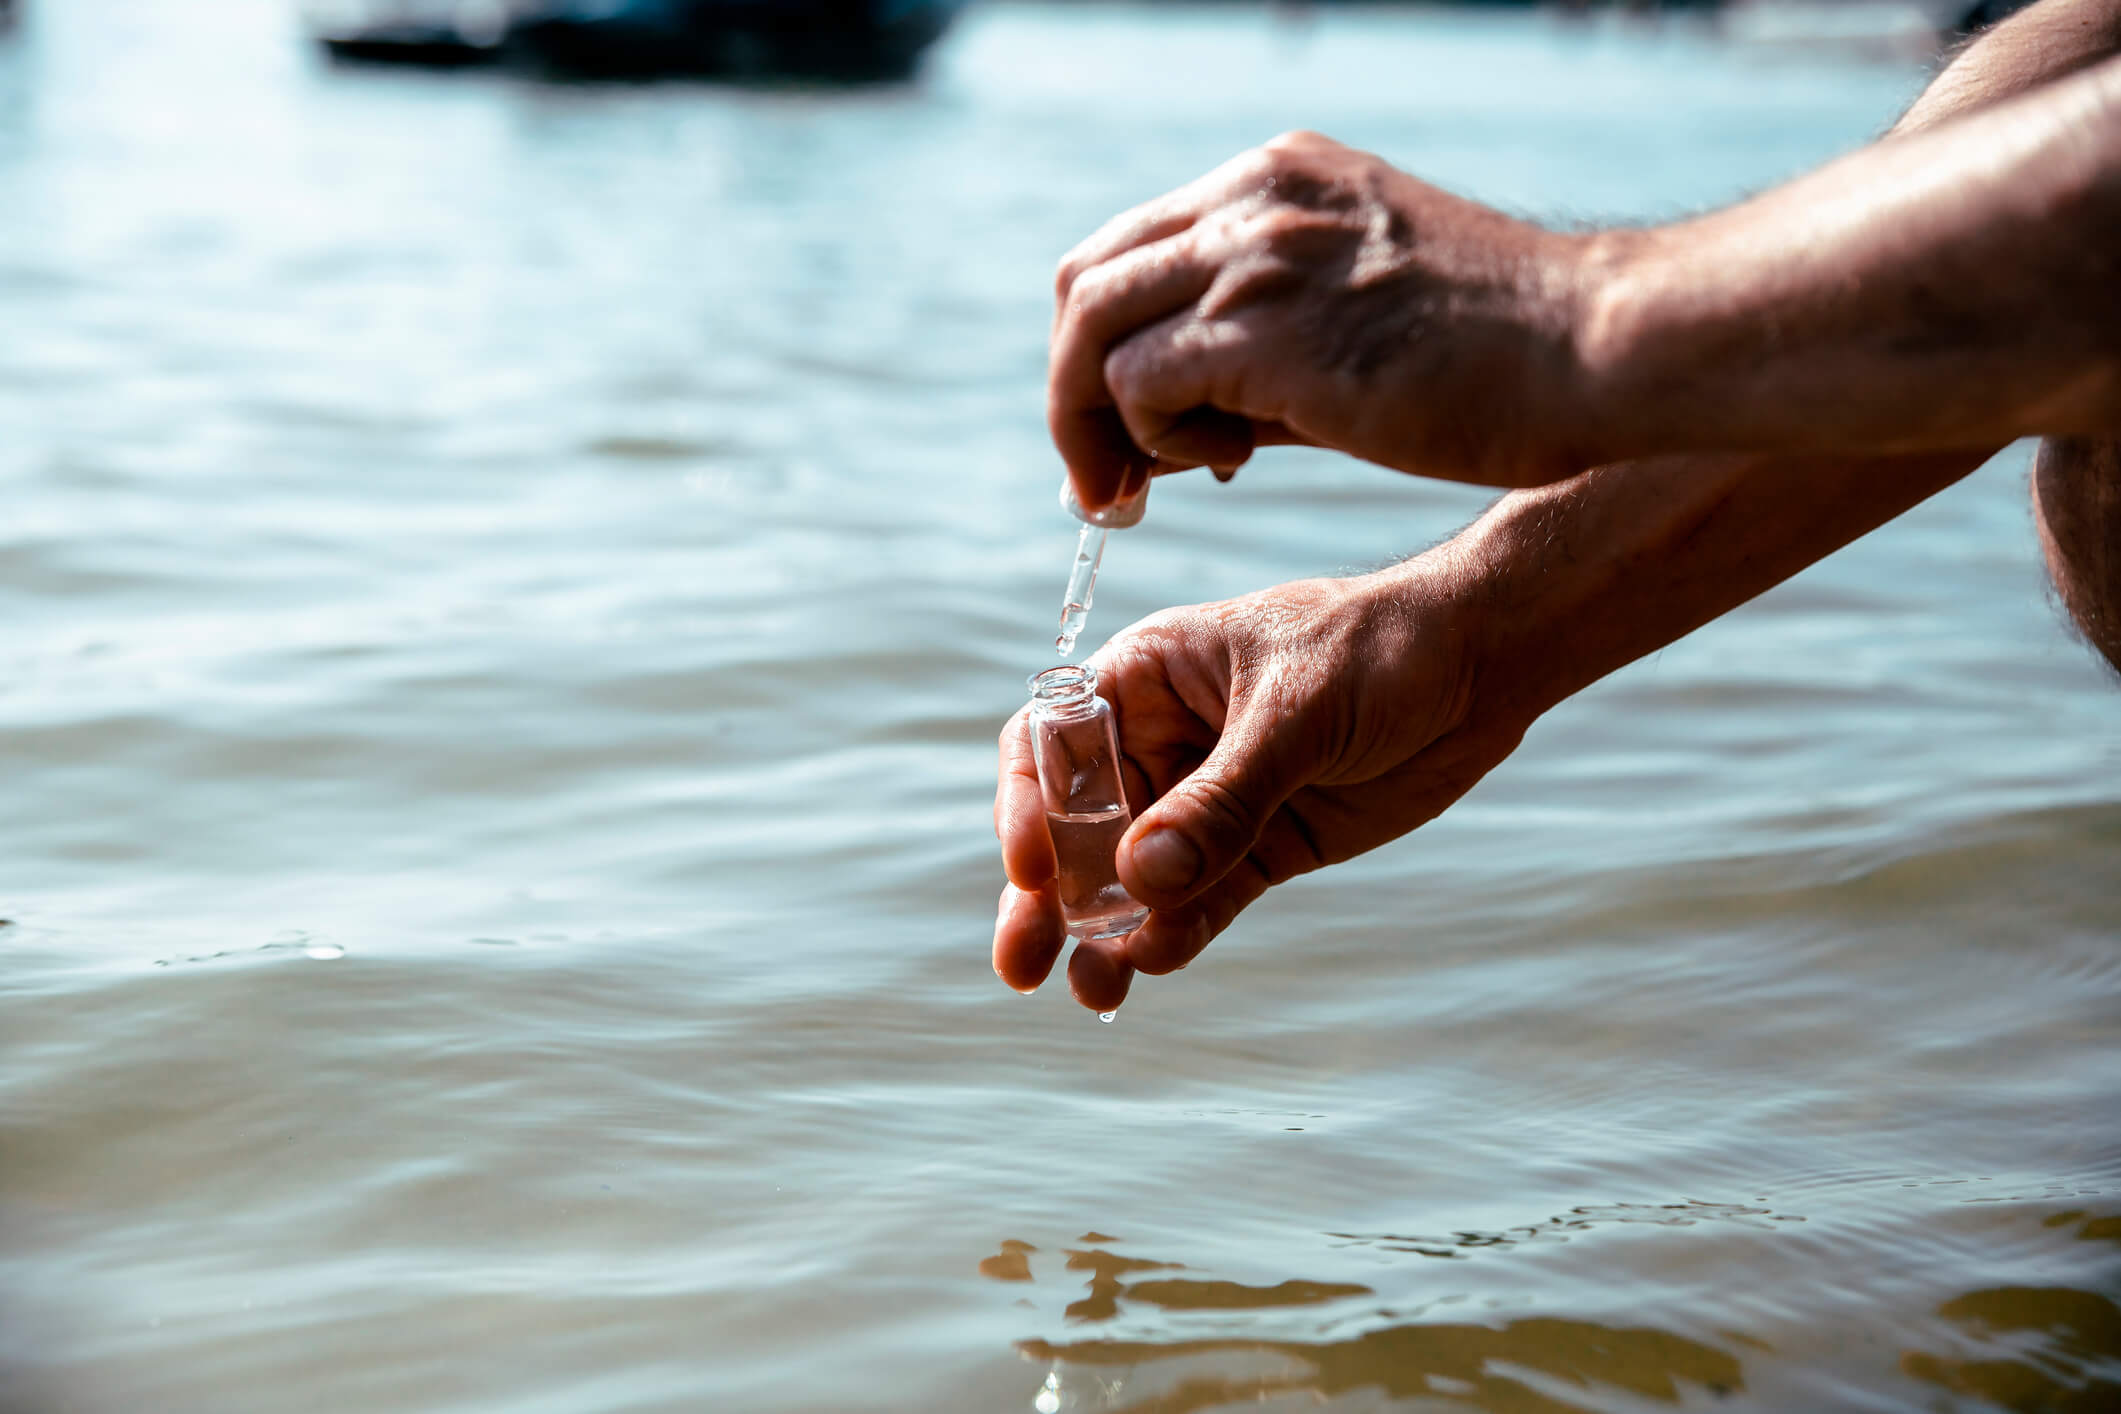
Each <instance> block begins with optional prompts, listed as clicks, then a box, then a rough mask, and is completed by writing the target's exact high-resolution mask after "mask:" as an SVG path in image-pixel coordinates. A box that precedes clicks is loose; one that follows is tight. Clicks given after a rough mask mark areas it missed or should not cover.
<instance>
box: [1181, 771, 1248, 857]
mask: <svg viewBox="0 0 2121 1414" xmlns="http://www.w3.org/2000/svg"><path fill="white" fill-rule="evenodd" d="M1186 794H1188V795H1189V796H1191V797H1192V798H1193V801H1194V803H1195V804H1196V805H1197V806H1198V807H1199V808H1200V811H1201V813H1202V814H1203V815H1204V816H1205V817H1206V818H1207V822H1208V826H1209V828H1210V829H1211V830H1212V831H1213V832H1214V833H1216V834H1218V835H1221V836H1223V837H1225V838H1226V839H1233V840H1244V841H1247V842H1249V841H1251V840H1252V839H1254V838H1255V837H1257V836H1258V834H1259V824H1260V821H1259V814H1258V812H1257V811H1255V810H1254V809H1253V808H1252V806H1251V804H1250V803H1249V802H1247V801H1246V800H1244V799H1243V798H1242V797H1240V796H1239V795H1238V794H1237V792H1235V791H1233V790H1231V789H1230V788H1229V787H1228V786H1227V785H1224V784H1223V783H1222V782H1221V781H1217V780H1202V781H1194V782H1192V783H1190V784H1189V786H1188V787H1187V790H1186Z"/></svg>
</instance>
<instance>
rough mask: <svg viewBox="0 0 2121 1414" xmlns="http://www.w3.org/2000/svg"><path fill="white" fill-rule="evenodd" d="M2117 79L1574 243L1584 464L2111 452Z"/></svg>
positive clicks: (2115, 374) (2084, 77)
mask: <svg viewBox="0 0 2121 1414" xmlns="http://www.w3.org/2000/svg"><path fill="white" fill-rule="evenodd" d="M2117 230H2121V61H2114V60H2108V61H2106V62H2103V63H2100V64H2097V65H2094V66H2092V67H2090V68H2087V69H2084V70H2082V71H2081V72H2078V73H2076V74H2074V75H2071V76H2069V77H2066V78H2063V79H2060V80H2057V81H2055V82H2052V83H2048V84H2045V85H2042V86H2038V87H2036V88H2034V89H2033V90H2032V91H2030V92H2026V93H2022V94H2019V95H2017V96H2015V97H2013V98H2010V99H2008V100H2006V101H2004V102H2001V103H1997V104H1994V105H1992V106H1990V107H1989V108H1987V109H1985V110H1984V111H1981V112H1979V113H1974V114H1967V115H1961V116H1956V117H1953V118H1950V119H1949V120H1947V121H1944V122H1941V123H1938V124H1937V125H1935V126H1934V127H1932V128H1930V129H1928V130H1926V131H1923V132H1920V133H1916V134H1913V135H1909V136H1896V137H1894V138H1890V139H1888V140H1886V141H1883V142H1879V143H1876V144H1873V145H1872V146H1871V147H1869V148H1866V149H1864V150H1863V151H1861V152H1858V153H1855V154H1853V155H1852V156H1850V157H1847V158H1844V159H1843V160H1842V161H1840V162H1837V163H1834V164H1831V165H1830V166H1828V167H1826V168H1823V169H1821V170H1820V171H1818V172H1816V173H1813V174H1811V175H1810V176H1807V177H1805V178H1802V179H1800V180H1799V181H1796V182H1793V183H1791V184H1789V185H1787V186H1784V187H1781V188H1778V189H1777V190H1775V191H1772V192H1769V193H1767V194H1766V195H1764V196H1762V197H1760V198H1757V199H1755V200H1753V201H1751V202H1747V203H1745V204H1743V205H1741V206H1738V207H1734V208H1731V209H1730V210H1728V211H1724V212H1719V213H1716V214H1715V215H1712V216H1709V217H1705V218H1702V219H1700V220H1697V221H1692V222H1687V223H1684V224H1681V225H1678V226H1674V227H1668V228H1662V229H1658V230H1653V231H1647V232H1631V233H1613V234H1611V235H1608V236H1605V237H1599V238H1596V239H1594V240H1593V241H1592V242H1591V243H1590V245H1589V247H1588V254H1587V268H1588V269H1589V270H1591V271H1592V272H1593V273H1592V274H1591V275H1590V276H1589V277H1588V278H1589V285H1588V288H1589V290H1590V294H1589V296H1588V297H1587V298H1586V300H1585V303H1584V307H1583V314H1582V325H1581V329H1582V334H1581V337H1582V348H1583V356H1584V364H1585V376H1586V380H1587V383H1586V386H1587V389H1588V390H1589V391H1588V395H1587V398H1586V402H1585V406H1586V407H1587V408H1588V409H1589V411H1588V412H1587V414H1586V416H1587V417H1589V418H1590V419H1591V420H1592V421H1593V422H1594V423H1595V424H1596V426H1595V430H1594V432H1593V434H1592V436H1591V437H1590V439H1589V440H1590V444H1591V445H1593V446H1596V447H1598V448H1599V449H1601V451H1602V452H1604V453H1605V454H1606V455H1605V457H1602V458H1601V459H1607V458H1618V457H1625V456H1641V455H1660V454H1667V453H1671V452H1679V451H1687V450H1711V449H1716V448H1722V449H1728V450H1747V451H1779V452H1803V453H1817V452H1836V453H1850V454H1888V455H1892V454H1904V453H1909V452H1918V451H1931V450H1936V449H1940V448H1949V447H1958V446H1970V445H1977V444H1993V445H2000V444H2001V443H2003V442H2007V441H2009V440H2011V439H2012V438H2014V437H2017V436H2022V435H2028V434H2060V435H2086V436H2092V435H2107V434H2112V433H2115V432H2121V242H2117V241H2116V240H2115V236H2114V233H2115V232H2116V231H2117Z"/></svg>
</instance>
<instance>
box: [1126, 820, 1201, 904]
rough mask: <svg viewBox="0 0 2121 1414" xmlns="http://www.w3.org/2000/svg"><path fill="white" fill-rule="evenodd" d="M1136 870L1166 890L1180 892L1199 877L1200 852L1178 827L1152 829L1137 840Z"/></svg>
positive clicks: (1157, 887)
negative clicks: (1177, 829)
mask: <svg viewBox="0 0 2121 1414" xmlns="http://www.w3.org/2000/svg"><path fill="white" fill-rule="evenodd" d="M1134 872H1135V873H1137V874H1139V875H1141V879H1142V882H1143V883H1144V884H1147V885H1148V886H1149V887H1150V888H1152V889H1156V890H1158V891H1159V892H1163V893H1180V892H1183V891H1184V890H1186V889H1189V888H1191V887H1192V886H1193V881H1194V880H1195V879H1197V878H1199V877H1200V851H1199V850H1197V849H1195V848H1194V847H1193V841H1191V840H1189V839H1187V838H1186V837H1185V836H1184V835H1182V834H1180V833H1179V832H1178V831H1176V830H1168V829H1166V830H1151V831H1150V832H1149V833H1148V834H1147V835H1145V836H1143V837H1142V838H1141V839H1140V840H1138V841H1136V843H1135V846H1134Z"/></svg>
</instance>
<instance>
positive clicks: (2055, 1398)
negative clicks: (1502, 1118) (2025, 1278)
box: [979, 1202, 2121, 1414]
mask: <svg viewBox="0 0 2121 1414" xmlns="http://www.w3.org/2000/svg"><path fill="white" fill-rule="evenodd" d="M1703 1221H1717V1222H1739V1223H1748V1222H1762V1221H1770V1222H1771V1221H1789V1222H1801V1221H1802V1219H1801V1218H1798V1217H1796V1216H1795V1215H1791V1214H1777V1213H1773V1212H1771V1211H1769V1210H1768V1209H1765V1208H1760V1207H1754V1206H1749V1205H1744V1204H1718V1203H1702V1202H1689V1203H1675V1204H1614V1205H1588V1206H1584V1207H1579V1208H1576V1209H1574V1210H1572V1211H1571V1212H1570V1213H1569V1214H1567V1215H1565V1216H1562V1217H1557V1218H1554V1219H1550V1220H1549V1221H1548V1222H1545V1223H1540V1224H1532V1225H1527V1226H1524V1227H1519V1228H1512V1229H1508V1230H1507V1231H1504V1232H1462V1233H1457V1234H1453V1235H1452V1236H1451V1237H1450V1238H1448V1239H1441V1238H1402V1237H1397V1236H1393V1235H1384V1236H1380V1237H1378V1238H1374V1239H1372V1238H1362V1239H1356V1240H1357V1241H1360V1242H1364V1243H1370V1242H1374V1243H1375V1244H1376V1246H1377V1247H1378V1249H1379V1250H1382V1251H1389V1252H1395V1253H1408V1254H1412V1255H1419V1256H1427V1257H1452V1256H1463V1255H1465V1254H1466V1253H1467V1252H1468V1251H1472V1250H1488V1251H1496V1252H1506V1251H1509V1250H1511V1249H1513V1248H1521V1247H1523V1246H1524V1245H1525V1244H1530V1243H1544V1242H1565V1241H1567V1240H1568V1239H1569V1236H1570V1235H1571V1234H1584V1233H1589V1232H1591V1231H1593V1230H1594V1229H1597V1228H1600V1227H1603V1226H1606V1225H1609V1224H1650V1225H1654V1226H1658V1227H1667V1228H1669V1227H1690V1226H1693V1225H1694V1224H1696V1223H1700V1222H1703ZM2040 1226H2041V1227H2043V1228H2047V1229H2056V1228H2062V1229H2070V1230H2072V1235H2073V1236H2074V1237H2076V1238H2078V1239H2080V1240H2085V1241H2101V1242H2115V1241H2121V1217H2115V1216H2097V1215H2094V1214H2091V1213H2088V1212H2086V1211H2082V1210H2070V1211H2065V1212H2061V1213H2056V1214H2052V1215H2050V1216H2048V1217H2047V1218H2044V1219H2042V1220H2041V1223H2040ZM1080 1241H1081V1242H1083V1243H1085V1244H1090V1243H1096V1244H1101V1245H1098V1246H1082V1247H1069V1248H1064V1249H1062V1250H1061V1251H1060V1253H1059V1254H1058V1255H1059V1256H1060V1257H1061V1259H1062V1261H1061V1270H1062V1271H1063V1272H1065V1273H1067V1274H1071V1275H1077V1276H1080V1277H1081V1278H1082V1279H1083V1281H1084V1284H1085V1285H1086V1286H1087V1288H1088V1291H1087V1294H1086V1295H1084V1296H1082V1297H1080V1298H1078V1299H1076V1300H1073V1301H1071V1302H1070V1303H1069V1304H1068V1306H1067V1308H1066V1312H1065V1316H1066V1320H1067V1322H1068V1324H1069V1325H1070V1326H1082V1325H1098V1324H1106V1323H1112V1322H1115V1321H1122V1322H1124V1321H1131V1322H1132V1323H1133V1324H1136V1325H1140V1324H1142V1323H1144V1322H1147V1323H1148V1324H1149V1325H1150V1326H1151V1327H1152V1328H1153V1329H1154V1330H1155V1331H1156V1332H1157V1333H1156V1334H1155V1335H1153V1336H1149V1337H1141V1336H1134V1335H1111V1336H1107V1335H1096V1336H1088V1337H1084V1338H1078V1339H1072V1340H1052V1339H1045V1338H1028V1339H1020V1340H1018V1341H1017V1342H1016V1349H1017V1351H1018V1352H1019V1353H1020V1354H1021V1355H1022V1356H1023V1357H1024V1358H1025V1359H1027V1360H1030V1361H1032V1362H1035V1363H1037V1364H1040V1365H1044V1366H1046V1367H1047V1369H1048V1373H1047V1375H1046V1377H1045V1380H1044V1382H1043V1383H1042V1384H1041V1385H1040V1386H1039V1387H1038V1390H1037V1391H1036V1394H1035V1396H1034V1398H1033V1401H1032V1403H1033V1407H1034V1408H1035V1409H1037V1410H1039V1411H1042V1412H1043V1414H1055V1411H1067V1410H1107V1411H1122V1412H1123V1414H1192V1411H1200V1410H1211V1409H1222V1408H1230V1407H1257V1406H1259V1405H1261V1404H1263V1403H1271V1402H1273V1401H1278V1400H1281V1399H1284V1398H1294V1397H1298V1396H1302V1397H1305V1398H1308V1399H1310V1400H1318V1399H1333V1398H1336V1397H1338V1396H1343V1395H1349V1396H1353V1395H1357V1394H1362V1395H1366V1396H1372V1397H1375V1396H1382V1397H1385V1398H1389V1399H1394V1400H1399V1399H1420V1400H1430V1401H1443V1402H1446V1403H1449V1404H1451V1405H1453V1406H1468V1407H1472V1408H1477V1409H1484V1410H1495V1411H1517V1412H1519V1414H1563V1411H1584V1410H1596V1409H1607V1408H1611V1407H1614V1405H1615V1402H1616V1400H1618V1401H1619V1402H1621V1403H1625V1402H1626V1401H1627V1400H1629V1399H1640V1400H1649V1401H1654V1402H1657V1403H1664V1404H1675V1403H1681V1402H1684V1401H1685V1400H1687V1399H1688V1398H1689V1397H1690V1395H1691V1394H1693V1393H1695V1392H1700V1393H1703V1394H1707V1395H1711V1396H1715V1397H1718V1398H1722V1397H1725V1396H1729V1395H1732V1394H1735V1393H1738V1392H1741V1391H1745V1390H1746V1389H1747V1383H1746V1378H1745V1368H1744V1361H1745V1360H1746V1359H1747V1358H1749V1357H1759V1356H1772V1355H1775V1354H1776V1353H1777V1349H1776V1346H1775V1344H1774V1343H1773V1342H1771V1341H1769V1340H1767V1339H1764V1338H1762V1337H1760V1336H1758V1335H1755V1334H1750V1333H1748V1332H1746V1331H1744V1330H1742V1329H1738V1328H1734V1327H1733V1326H1731V1325H1730V1324H1728V1323H1726V1324H1723V1325H1720V1326H1718V1328H1717V1330H1716V1336H1715V1338H1714V1339H1702V1338H1699V1337H1697V1336H1691V1335H1687V1334H1682V1333H1680V1332H1677V1331H1674V1330H1667V1329H1660V1328H1659V1327H1657V1326H1655V1325H1652V1324H1627V1323H1617V1322H1616V1323H1606V1322H1597V1321H1587V1320H1573V1319H1567V1318H1560V1317H1549V1316H1529V1317H1506V1316H1498V1317H1497V1318H1496V1319H1495V1320H1492V1321H1477V1320H1475V1321H1469V1320H1440V1319H1435V1318H1433V1317H1431V1316H1429V1315H1428V1312H1427V1311H1426V1310H1424V1311H1422V1312H1416V1313H1408V1312H1403V1311H1399V1310H1396V1309H1394V1308H1392V1307H1391V1306H1388V1305H1384V1304H1381V1303H1380V1301H1379V1299H1378V1297H1379V1293H1378V1291H1377V1290H1376V1289H1374V1288H1372V1287H1370V1286H1367V1285H1362V1284H1357V1283H1350V1282H1328V1281H1315V1280H1309V1279H1304V1278H1288V1279H1285V1280H1282V1281H1279V1282H1274V1283H1272V1284H1253V1283H1245V1282H1239V1281H1233V1280H1228V1279H1223V1278H1218V1277H1213V1276H1191V1275H1189V1276H1180V1275H1173V1273H1178V1272H1183V1271H1185V1270H1186V1268H1185V1266H1184V1264H1182V1263H1178V1262H1172V1261H1158V1260H1152V1259H1147V1258H1141V1257H1133V1256H1127V1255H1123V1254H1122V1253H1120V1252H1116V1251H1114V1250H1112V1248H1113V1247H1114V1246H1119V1245H1123V1244H1122V1239H1120V1238H1117V1237H1113V1236H1111V1235H1109V1234H1105V1233H1099V1232H1089V1233H1085V1234H1084V1235H1083V1237H1082V1238H1081V1239H1080ZM1040 1258H1041V1254H1040V1251H1039V1248H1038V1247H1037V1246H1036V1245H1035V1244H1033V1243H1029V1242H1025V1241H1022V1240H1020V1239H1010V1240H1007V1241H1004V1242H1003V1243H1002V1244H1001V1245H1000V1250H999V1251H998V1252H996V1253H995V1254H994V1255H992V1256H990V1257H987V1258H985V1259H984V1260H982V1261H981V1262H980V1264H979V1270H980V1274H981V1275H982V1276H985V1277H987V1278H989V1279H990V1280H994V1281H1000V1282H1009V1283H1028V1282H1033V1281H1035V1280H1036V1279H1037V1275H1038V1272H1037V1263H1038V1261H1039V1259H1040ZM2110 1272H2111V1275H2112V1276H2113V1277H2114V1278H2115V1284H2116V1290H2121V1263H2115V1264H2111V1266H2110ZM1145 1273H1158V1274H1159V1275H1155V1276H1144V1275H1143V1274H1145ZM1454 1304H1457V1303H1456V1302H1455V1301H1453V1300H1451V1299H1449V1298H1445V1299H1443V1300H1441V1301H1438V1302H1432V1303H1430V1306H1431V1307H1432V1308H1433V1307H1434V1306H1438V1305H1454ZM1320 1308H1324V1309H1320ZM1408 1314H1415V1315H1417V1316H1420V1317H1423V1318H1420V1319H1412V1320H1409V1319H1405V1317H1406V1316H1407V1315H1408ZM1937 1315H1938V1317H1939V1318H1940V1324H1939V1325H1938V1326H1937V1327H1935V1328H1934V1330H1933V1331H1932V1333H1931V1334H1932V1341H1931V1343H1930V1344H1929V1345H1928V1347H1927V1348H1917V1349H1910V1350H1908V1351H1907V1352H1906V1353H1905V1354H1904V1355H1903V1356H1902V1358H1901V1362H1900V1364H1901V1369H1902V1370H1903V1372H1904V1373H1905V1374H1907V1375H1908V1376H1910V1377H1911V1378H1913V1379H1914V1380H1917V1381H1920V1382H1922V1383H1924V1384H1927V1385H1932V1386H1939V1387H1942V1388H1943V1389H1945V1390H1947V1391H1950V1392H1951V1393H1952V1394H1954V1395H1957V1396H1964V1397H1968V1398H1971V1399H1975V1400H1977V1401H1981V1402H1983V1403H1985V1404H1988V1405H1993V1406H1994V1407H1997V1408H2000V1409H2006V1410H2012V1411H2022V1414H2095V1411H2110V1410H2114V1409H2121V1305H2117V1304H2116V1301H2115V1299H2114V1296H2113V1295H2111V1294H2108V1293H2107V1292H2102V1291H2096V1290H2086V1289H2079V1288H2074V1287H2062V1286H2049V1287H2032V1286H1998V1287H1993V1288H1985V1289H1981V1290H1975V1291H1970V1292H1967V1293H1965V1294H1964V1295H1961V1296H1956V1297H1953V1298H1951V1299H1950V1300H1947V1301H1945V1302H1943V1303H1942V1304H1941V1305H1940V1306H1939V1307H1938V1308H1937ZM1299 1326H1301V1327H1306V1328H1308V1329H1309V1330H1311V1331H1325V1330H1333V1331H1336V1332H1344V1331H1350V1330H1351V1329H1352V1333H1348V1334H1335V1335H1334V1336H1333V1337H1332V1338H1328V1339H1318V1338H1301V1337H1298V1336H1294V1335H1292V1336H1289V1337H1282V1336H1278V1335H1275V1334H1261V1333H1258V1332H1260V1331H1261V1330H1262V1329H1264V1330H1266V1331H1269V1332H1271V1331H1276V1330H1290V1331H1293V1330H1295V1329H1296V1328H1297V1327H1299ZM1231 1330H1235V1331H1240V1332H1245V1333H1239V1334H1231V1333H1225V1332H1226V1331H1231ZM1275 1407H1279V1405H1275ZM1291 1407H1299V1406H1291ZM1770 1407H1772V1402H1771V1405H1770Z"/></svg>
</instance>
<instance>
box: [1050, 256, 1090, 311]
mask: <svg viewBox="0 0 2121 1414" xmlns="http://www.w3.org/2000/svg"><path fill="white" fill-rule="evenodd" d="M1086 268H1087V263H1086V262H1085V261H1084V260H1083V258H1082V256H1081V255H1079V254H1078V253H1077V252H1075V251H1072V250H1071V251H1069V252H1068V253H1067V254H1066V255H1064V256H1062V257H1061V258H1060V263H1059V264H1057V265H1055V266H1054V267H1053V298H1054V299H1055V300H1059V301H1065V300H1066V299H1067V298H1068V293H1069V291H1071V290H1073V289H1074V288H1075V282H1076V281H1077V280H1079V279H1081V278H1082V274H1083V271H1084V270H1085V269H1086Z"/></svg>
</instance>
